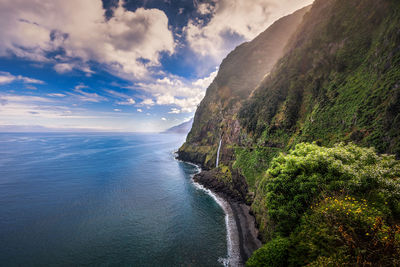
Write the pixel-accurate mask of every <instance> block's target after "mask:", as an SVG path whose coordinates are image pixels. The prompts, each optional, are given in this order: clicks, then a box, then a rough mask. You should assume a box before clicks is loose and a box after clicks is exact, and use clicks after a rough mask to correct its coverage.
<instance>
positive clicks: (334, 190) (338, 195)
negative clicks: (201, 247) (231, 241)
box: [252, 143, 400, 266]
mask: <svg viewBox="0 0 400 267" xmlns="http://www.w3.org/2000/svg"><path fill="white" fill-rule="evenodd" d="M399 205H400V161H397V160H395V158H394V156H389V155H378V154H377V153H376V152H375V151H374V149H371V148H361V147H358V146H356V145H354V144H351V143H350V144H347V145H345V144H342V143H341V144H338V145H335V146H334V147H331V148H327V147H320V146H318V145H316V144H308V143H301V144H298V145H296V148H295V149H294V150H292V151H290V152H289V153H288V154H280V155H279V156H278V157H276V158H275V159H273V160H272V162H271V165H270V168H269V169H268V170H267V172H266V174H265V177H264V178H263V180H262V182H261V183H260V185H259V190H258V191H257V197H256V199H255V201H254V203H253V209H254V210H255V211H256V212H257V216H258V217H257V218H258V219H259V220H260V218H261V220H260V221H261V222H262V224H261V227H260V230H261V231H262V232H263V234H264V238H265V240H274V238H275V237H276V236H283V237H287V238H288V240H289V241H290V243H291V245H290V249H288V251H286V252H287V253H288V255H289V257H288V259H289V264H290V265H292V266H301V265H305V264H311V265H315V266H318V265H319V266H321V265H322V266H329V263H335V264H339V263H341V264H339V265H347V264H350V265H352V264H355V263H357V264H359V265H363V266H364V265H372V264H373V265H378V266H388V265H389V266H391V265H393V266H394V265H397V264H400V262H399V259H400V225H397V224H396V222H398V220H399V219H400V206H399ZM260 206H262V207H260ZM268 244H269V242H267V245H266V246H265V247H264V248H263V250H260V252H259V253H255V254H254V256H253V258H252V262H257V261H262V260H263V257H266V256H265V255H269V254H268V253H269V252H268V251H269V246H268ZM266 266H271V265H266Z"/></svg>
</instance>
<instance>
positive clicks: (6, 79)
mask: <svg viewBox="0 0 400 267" xmlns="http://www.w3.org/2000/svg"><path fill="white" fill-rule="evenodd" d="M15 81H20V82H23V83H29V84H45V82H44V81H40V80H37V79H33V78H29V77H24V76H21V75H17V76H14V75H12V74H11V73H9V72H3V71H0V84H8V83H12V82H15Z"/></svg>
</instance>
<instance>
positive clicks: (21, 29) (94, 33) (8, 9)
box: [0, 0, 175, 79]
mask: <svg viewBox="0 0 400 267" xmlns="http://www.w3.org/2000/svg"><path fill="white" fill-rule="evenodd" d="M1 6H2V8H1V9H0V24H1V25H2V27H1V28H0V35H1V36H2V38H1V39H0V56H8V55H15V56H17V57H22V58H26V59H30V60H33V61H42V62H53V63H55V66H54V68H55V70H56V71H57V72H59V73H65V72H68V71H71V70H72V69H80V70H82V71H84V72H87V73H91V72H92V71H91V70H90V68H89V67H88V65H87V63H88V62H90V61H95V62H98V63H101V64H104V65H105V66H104V67H106V68H107V69H108V70H109V71H111V72H113V73H114V74H116V75H120V76H123V77H126V78H136V79H143V78H145V77H146V76H148V74H149V73H148V69H149V68H151V67H154V66H158V65H159V64H160V63H159V56H160V53H161V52H167V53H173V52H174V46H175V44H174V39H173V36H172V32H171V31H170V30H169V28H168V18H167V16H166V15H165V13H164V12H162V11H160V10H158V9H144V8H138V9H137V10H136V11H135V12H131V11H128V10H125V9H124V8H123V7H122V5H121V4H120V5H119V6H118V7H117V8H116V9H115V10H114V16H113V17H112V18H110V19H109V20H107V19H106V18H105V16H104V12H105V10H104V9H103V6H102V2H101V0H90V1H81V0H68V1H63V0H31V1H26V0H3V1H2V4H1ZM51 52H53V53H54V52H56V56H51V54H50V53H51Z"/></svg>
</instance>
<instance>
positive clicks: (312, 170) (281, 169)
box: [261, 143, 400, 235]
mask: <svg viewBox="0 0 400 267" xmlns="http://www.w3.org/2000/svg"><path fill="white" fill-rule="evenodd" d="M397 177H400V164H399V162H398V161H396V160H395V159H394V157H392V156H387V155H382V156H379V155H377V154H376V153H375V152H374V150H373V149H368V148H360V147H357V146H355V145H354V144H349V145H344V144H339V145H336V146H334V147H332V148H325V147H320V146H317V145H316V144H307V143H302V144H298V145H296V149H294V150H292V151H290V152H289V154H287V155H284V154H281V155H279V156H278V157H276V158H275V159H274V160H273V161H272V163H271V167H270V168H269V169H268V171H267V174H266V177H265V178H264V182H263V183H262V185H261V186H262V187H263V189H264V196H265V198H266V205H267V207H268V215H269V216H268V217H269V218H270V223H272V224H274V225H275V232H279V233H282V234H285V235H287V234H288V233H289V232H290V231H291V229H293V227H294V226H295V225H296V224H297V223H298V222H299V220H300V217H301V215H302V214H303V213H304V212H305V211H306V210H307V209H308V208H309V206H310V205H311V204H312V203H314V202H315V201H316V200H317V199H319V197H321V196H322V195H324V194H325V195H326V194H328V195H336V194H340V193H342V192H346V193H349V194H353V195H360V196H366V197H368V198H369V199H372V200H373V201H376V202H377V203H384V202H388V203H390V206H389V207H390V210H389V211H388V212H393V213H395V214H396V215H398V214H399V213H400V209H399V208H400V207H399V202H398V201H399V199H400V184H399V181H397V180H396V179H397Z"/></svg>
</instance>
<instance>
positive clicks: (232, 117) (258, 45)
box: [178, 7, 309, 169]
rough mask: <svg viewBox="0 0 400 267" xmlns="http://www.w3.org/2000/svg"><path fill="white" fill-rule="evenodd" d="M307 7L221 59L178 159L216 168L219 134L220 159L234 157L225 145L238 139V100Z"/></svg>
mask: <svg viewBox="0 0 400 267" xmlns="http://www.w3.org/2000/svg"><path fill="white" fill-rule="evenodd" d="M308 10H309V7H308V8H304V9H301V10H299V11H297V12H295V13H293V14H292V15H289V16H287V17H284V18H282V19H280V20H278V21H277V22H275V23H274V24H273V25H272V26H271V27H269V28H268V29H267V30H266V31H265V32H263V33H261V34H260V35H259V36H258V37H256V38H255V39H254V40H253V41H251V42H248V43H244V44H242V45H240V46H238V47H237V48H236V49H235V50H234V51H232V52H231V53H230V54H229V55H228V56H227V57H226V58H225V59H224V60H223V62H222V64H221V66H220V68H219V71H218V75H217V77H216V78H215V80H214V81H213V82H212V84H211V85H210V86H209V88H208V89H207V92H206V96H205V97H204V99H203V101H202V102H201V103H200V105H199V107H198V109H197V111H196V114H195V117H194V123H193V127H192V129H191V131H190V133H189V135H188V137H187V140H186V143H185V144H184V145H183V146H182V147H181V148H180V149H179V151H178V154H179V157H180V158H181V159H183V160H187V161H191V162H195V163H198V164H200V165H202V166H203V168H205V169H211V168H213V167H215V161H216V152H217V146H218V143H219V139H220V138H221V137H222V139H223V144H224V145H223V149H222V151H221V152H222V153H221V156H222V161H221V162H222V163H223V162H230V161H231V160H232V159H233V156H234V151H233V149H231V148H229V147H227V145H226V144H236V143H239V142H240V138H241V136H240V124H239V122H238V120H237V113H238V111H239V109H240V107H241V103H242V102H243V100H245V99H247V98H248V97H249V95H250V94H251V92H252V91H253V90H254V88H255V87H256V86H257V84H258V83H259V82H260V81H261V80H262V78H263V77H264V76H265V75H267V74H268V73H269V72H270V71H271V70H272V68H273V66H274V65H275V63H276V62H277V61H278V59H279V58H281V57H282V55H283V54H284V47H285V45H286V43H287V42H288V40H289V38H290V36H291V35H292V34H293V33H294V31H295V30H296V28H297V26H298V25H299V24H300V22H301V21H302V18H303V16H304V14H305V13H306V12H307V11H308Z"/></svg>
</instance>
